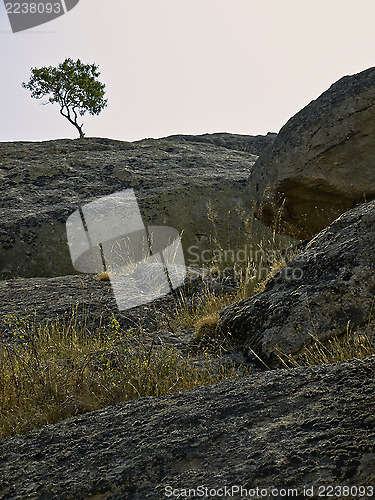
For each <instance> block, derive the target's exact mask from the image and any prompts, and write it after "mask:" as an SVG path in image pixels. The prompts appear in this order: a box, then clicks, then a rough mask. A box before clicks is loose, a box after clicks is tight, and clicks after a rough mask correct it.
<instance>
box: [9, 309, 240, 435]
mask: <svg viewBox="0 0 375 500" xmlns="http://www.w3.org/2000/svg"><path fill="white" fill-rule="evenodd" d="M11 320H12V321H17V322H18V329H17V337H18V342H16V343H15V344H14V345H12V346H10V345H7V346H3V347H2V350H1V354H0V435H1V436H8V435H12V434H14V433H20V432H25V431H27V430H30V429H33V428H35V427H39V426H42V425H45V424H49V423H54V422H57V421H59V420H62V419H65V418H68V417H70V416H72V415H76V414H80V413H85V412H87V411H91V410H96V409H98V408H103V407H105V406H108V405H112V404H115V403H118V402H120V401H126V400H130V399H134V398H137V397H143V396H160V395H163V394H168V393H171V392H176V391H181V390H186V389H191V388H193V387H196V386H199V385H208V384H213V383H215V382H219V381H220V380H223V379H228V378H231V377H235V376H238V374H237V373H236V371H235V370H234V367H233V365H230V364H226V365H221V366H220V367H219V366H218V365H217V366H215V365H214V364H213V363H212V362H210V360H209V359H208V358H207V360H206V362H205V363H204V367H202V366H201V367H197V366H195V365H194V363H193V362H192V361H191V359H190V357H189V355H188V354H187V355H182V354H181V353H180V352H177V351H175V350H173V349H169V348H163V347H162V346H161V347H160V346H156V345H155V343H154V342H153V339H152V338H151V337H148V338H146V337H143V338H141V337H140V336H139V332H136V331H135V330H134V329H131V330H127V331H123V330H122V329H121V327H120V325H119V323H118V322H117V321H116V320H115V319H112V322H111V324H110V325H109V327H107V328H103V329H101V330H99V331H97V332H95V335H93V334H91V333H90V332H89V331H88V330H87V329H82V328H80V327H79V325H78V323H76V322H74V321H71V320H70V321H61V320H60V321H54V322H50V323H49V324H47V325H44V326H36V325H33V324H32V323H30V324H27V320H22V321H19V320H17V319H16V318H11ZM25 336H27V337H28V342H22V341H23V339H24V337H25Z"/></svg>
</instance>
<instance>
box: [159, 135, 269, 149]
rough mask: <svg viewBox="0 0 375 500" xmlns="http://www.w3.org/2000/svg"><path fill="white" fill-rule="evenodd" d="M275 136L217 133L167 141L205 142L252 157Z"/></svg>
mask: <svg viewBox="0 0 375 500" xmlns="http://www.w3.org/2000/svg"><path fill="white" fill-rule="evenodd" d="M276 136H277V134H274V133H272V132H268V134H267V135H240V134H228V133H225V132H218V133H216V134H202V135H171V136H169V137H167V139H173V140H178V141H187V142H205V143H207V144H213V145H215V146H220V147H222V148H226V149H234V150H236V151H245V152H246V153H250V154H252V155H260V154H261V153H262V151H264V150H265V149H266V148H267V147H268V146H269V145H270V144H271V143H272V142H273V141H274V140H275V138H276Z"/></svg>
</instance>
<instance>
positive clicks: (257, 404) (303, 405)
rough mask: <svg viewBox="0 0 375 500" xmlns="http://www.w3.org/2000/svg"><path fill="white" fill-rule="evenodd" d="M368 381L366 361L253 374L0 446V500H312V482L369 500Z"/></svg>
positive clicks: (374, 443)
mask: <svg viewBox="0 0 375 500" xmlns="http://www.w3.org/2000/svg"><path fill="white" fill-rule="evenodd" d="M374 380H375V357H374V356H372V357H370V358H368V359H366V360H362V361H361V360H357V361H351V362H345V363H342V364H338V365H326V366H318V367H310V368H296V369H292V370H275V371H272V372H265V373H260V374H257V375H253V376H249V377H243V378H241V379H235V380H231V381H226V382H223V383H220V384H217V385H214V386H211V387H200V388H196V389H193V390H191V391H188V392H183V393H176V394H171V395H170V396H165V397H160V398H143V399H139V400H136V401H131V402H127V403H123V404H119V405H117V406H112V407H109V408H105V409H103V410H99V411H96V412H93V413H88V414H85V415H82V416H76V417H72V418H70V419H68V420H66V421H64V422H60V423H58V424H55V425H48V426H45V427H43V428H42V429H40V430H36V431H34V432H31V433H29V434H26V435H22V436H15V437H13V438H11V439H7V440H3V441H0V464H1V465H0V468H1V484H0V497H1V498H2V499H4V500H11V499H12V500H15V499H21V498H22V499H26V498H30V499H31V498H32V499H36V498H37V499H50V498H59V499H66V500H67V499H75V500H76V499H77V500H78V499H84V498H95V499H97V500H99V499H103V500H104V499H107V500H109V499H111V500H115V499H116V500H120V499H121V500H123V499H127V500H144V499H146V498H149V499H162V498H167V496H166V494H169V497H173V498H176V497H177V495H178V494H180V497H178V498H184V497H186V496H187V495H186V490H187V489H189V488H190V489H194V488H195V489H196V491H197V492H199V490H198V487H201V488H203V491H206V492H207V491H208V492H210V490H214V489H216V491H218V492H219V494H220V491H219V490H220V488H224V487H228V488H231V487H232V486H237V487H242V488H244V489H246V490H247V492H248V496H247V497H246V496H245V495H244V494H240V492H239V491H238V490H230V491H231V492H232V493H233V496H231V497H230V498H233V499H237V500H240V499H241V498H248V497H250V498H256V494H255V493H251V490H252V491H256V488H259V489H262V490H263V493H262V495H261V498H266V499H271V498H277V499H281V498H285V497H286V494H285V489H286V490H288V489H289V490H290V495H289V496H290V497H294V498H301V499H302V498H311V495H310V496H305V495H304V494H303V491H304V488H309V489H310V492H311V488H313V493H314V498H318V495H319V493H321V492H322V490H319V486H320V487H327V486H338V487H343V486H349V487H356V488H358V487H359V486H364V487H366V489H365V490H364V491H365V494H364V495H359V494H358V495H357V494H353V495H352V496H350V495H349V496H348V495H347V494H345V495H344V494H342V495H339V492H338V491H337V490H336V496H335V498H341V499H343V498H362V499H363V498H366V499H369V498H372V493H371V492H373V487H374V485H375V417H374V412H375V398H374V393H375V382H374ZM204 488H208V490H204ZM271 488H272V489H271ZM259 489H258V492H259ZM183 490H185V496H184V491H183ZM292 490H293V493H292ZM171 491H175V496H172V495H171ZM349 491H350V490H349ZM352 491H355V490H352ZM357 491H358V490H357ZM278 492H280V493H278ZM211 493H212V492H211ZM208 495H209V493H208ZM259 495H260V493H259ZM201 497H203V498H211V497H213V494H211V496H202V495H201ZM320 497H322V495H320ZM324 497H325V496H324ZM190 498H200V496H199V493H196V494H195V495H194V494H193V493H192V496H191V497H190ZM216 498H219V496H216Z"/></svg>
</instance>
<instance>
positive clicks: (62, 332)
mask: <svg viewBox="0 0 375 500" xmlns="http://www.w3.org/2000/svg"><path fill="white" fill-rule="evenodd" d="M209 217H210V220H211V221H212V223H213V225H214V229H213V234H214V237H212V239H211V240H210V244H211V250H212V252H211V254H212V260H211V261H210V262H209V263H207V266H206V267H205V270H206V272H207V273H209V275H210V276H211V280H209V281H205V280H203V281H202V282H201V286H200V287H198V289H197V290H198V291H197V292H196V294H195V295H193V296H188V295H183V294H180V296H179V298H178V299H177V301H176V307H175V310H174V312H173V314H172V315H171V316H170V317H168V318H167V321H166V322H167V324H168V326H169V327H170V328H171V329H172V330H176V329H178V328H180V327H185V328H186V327H187V328H190V329H191V331H192V350H191V352H190V353H189V352H183V353H182V352H180V351H177V350H175V349H172V348H166V347H164V346H163V345H160V344H157V343H156V342H155V339H153V337H152V335H151V334H148V335H146V334H145V333H144V332H142V328H141V327H139V328H137V329H135V328H134V329H128V330H124V329H122V328H121V326H120V324H119V323H118V322H117V320H116V319H114V318H113V319H112V321H111V323H110V324H109V325H102V326H101V327H99V328H98V329H97V330H95V331H91V330H90V329H88V328H87V325H85V324H82V323H80V322H79V321H78V319H77V315H76V313H75V311H72V313H71V314H70V316H67V317H66V318H65V319H60V320H56V321H51V322H49V323H48V324H44V325H40V324H37V323H35V321H33V319H32V318H31V320H27V319H18V318H15V317H10V318H8V320H9V321H10V322H12V323H13V326H15V327H16V328H15V331H16V334H15V337H16V338H15V339H14V342H12V343H9V342H8V343H4V345H3V346H2V347H1V351H0V435H1V436H9V435H12V434H15V433H21V432H25V431H27V430H30V429H33V428H36V427H39V426H42V425H44V424H48V423H54V422H57V421H59V420H62V419H65V418H67V417H70V416H72V415H76V414H80V413H85V412H87V411H91V410H96V409H99V408H103V407H105V406H108V405H112V404H115V403H118V402H120V401H126V400H130V399H134V398H138V397H143V396H160V395H164V394H168V393H171V392H176V391H182V390H187V389H190V388H193V387H196V386H199V385H209V384H213V383H216V382H219V381H221V380H224V379H228V378H233V377H237V376H240V375H242V374H243V373H250V372H251V371H250V369H248V370H246V369H244V370H242V371H241V372H238V371H236V369H235V367H234V365H231V364H228V363H226V364H223V363H222V362H219V363H215V356H216V355H219V356H220V355H221V354H222V353H223V351H225V350H227V349H228V348H231V347H233V346H234V343H233V342H232V339H231V338H224V337H222V336H221V335H220V334H219V329H218V323H219V314H220V311H221V310H222V309H223V308H224V307H225V306H227V305H229V304H230V303H233V302H236V301H239V300H241V299H244V298H246V297H249V296H251V295H253V294H254V293H257V292H260V291H263V290H264V287H265V285H266V283H267V281H268V280H269V279H270V278H272V276H274V274H275V273H276V272H278V271H279V270H280V269H281V268H282V267H283V266H284V265H285V263H286V257H285V253H284V252H285V250H286V249H288V247H289V248H290V245H291V241H290V240H286V239H282V238H281V237H279V236H277V235H276V232H273V233H272V232H271V233H268V234H267V233H264V234H263V235H259V233H257V231H255V225H254V221H253V220H252V219H251V218H250V217H244V218H243V227H242V228H238V234H239V235H240V234H241V239H240V240H238V241H237V242H234V241H233V240H231V239H230V238H228V239H227V241H226V242H224V243H223V242H222V241H220V240H219V237H218V231H217V230H216V228H215V224H216V217H215V216H214V215H213V214H212V213H211V214H210V213H209ZM228 234H229V233H228ZM240 244H242V245H243V246H244V245H245V246H246V245H247V246H250V245H251V248H252V249H253V252H252V253H249V254H248V255H247V256H246V258H244V259H243V260H242V261H241V262H237V261H235V259H233V262H229V263H228V262H227V261H224V262H221V261H220V260H219V259H218V258H217V255H226V256H228V255H232V254H231V253H230V251H232V250H233V249H237V250H240V249H241V247H240ZM217 250H219V253H218V252H217ZM231 264H232V266H231V267H230V265H231ZM224 271H225V274H224ZM228 276H229V278H228ZM216 279H217V280H218V283H220V284H223V283H224V284H225V283H226V282H227V280H229V281H230V286H228V287H227V288H226V289H223V291H222V292H221V293H219V292H218V290H220V287H218V288H217V289H214V288H213V287H212V284H213V283H214V282H215V280H216ZM13 329H14V328H13ZM315 333H316V332H315ZM194 346H195V347H194ZM194 349H195V350H194ZM193 351H194V353H195V354H196V353H197V352H199V353H200V355H201V356H202V357H203V358H204V356H206V358H204V359H205V362H204V363H203V365H202V363H200V364H197V363H195V362H194V359H193ZM374 353H375V342H374V336H373V335H368V334H364V333H358V334H354V333H353V332H351V331H350V330H349V325H348V332H347V335H346V336H345V337H344V338H342V339H338V338H333V339H331V340H329V341H328V342H327V343H324V344H323V343H322V342H321V341H319V340H318V338H317V337H314V338H313V343H312V345H311V346H309V347H306V348H305V349H304V351H303V353H300V355H299V356H298V357H293V356H291V355H286V354H284V353H282V352H280V353H279V359H280V361H281V362H282V363H283V364H284V366H287V367H292V366H306V365H311V364H319V363H332V362H337V361H343V360H346V359H352V358H363V357H366V356H369V355H371V354H374Z"/></svg>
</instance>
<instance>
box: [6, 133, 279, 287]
mask: <svg viewBox="0 0 375 500" xmlns="http://www.w3.org/2000/svg"><path fill="white" fill-rule="evenodd" d="M241 137H242V136H241ZM206 139H207V140H208V139H209V138H207V137H206ZM250 139H251V138H249V141H250V143H251V140H250ZM233 140H234V138H233V136H230V138H227V141H226V140H225V137H221V138H220V141H221V144H222V145H221V146H218V145H215V144H209V143H208V142H196V141H190V140H189V138H183V137H182V138H181V137H180V138H169V139H158V140H153V139H147V140H143V141H139V142H135V143H127V142H121V141H114V140H109V139H101V138H87V139H83V140H81V139H77V140H56V141H47V142H41V143H37V142H36V143H32V142H15V143H0V179H1V180H2V196H1V202H0V278H3V279H6V278H11V277H14V276H16V277H33V276H50V277H53V276H62V275H66V274H75V273H76V271H75V270H74V269H73V267H72V263H71V260H70V255H69V250H68V245H67V237H66V230H65V222H66V220H67V218H68V216H69V215H71V214H72V213H73V212H74V211H76V210H77V209H78V208H79V207H80V206H82V205H84V204H85V203H88V202H90V201H93V200H96V199H98V198H100V197H101V196H105V195H109V194H112V193H115V192H117V191H121V190H125V189H129V188H133V189H134V191H135V193H136V196H137V201H138V203H139V206H140V210H141V213H142V216H143V221H144V224H145V225H146V226H147V225H156V226H157V225H166V226H171V227H173V228H176V229H177V230H178V231H179V232H180V233H183V235H182V245H183V248H184V250H185V255H186V256H187V258H188V257H189V252H188V249H189V248H190V247H191V246H194V247H195V246H198V247H199V246H200V245H203V244H204V242H205V241H207V240H208V239H209V235H210V234H211V233H212V232H213V226H212V222H211V221H210V220H209V219H208V217H207V212H208V203H209V202H212V206H213V210H214V211H215V212H217V213H220V214H221V218H222V219H224V218H225V216H226V214H228V213H229V212H230V214H231V215H230V217H231V225H232V226H233V227H237V228H238V227H239V223H240V222H239V220H238V218H237V219H236V217H237V215H236V214H237V212H236V210H234V208H235V207H236V206H237V205H238V204H244V200H245V197H246V196H245V195H246V190H245V185H246V180H247V177H248V175H249V171H250V169H251V167H252V166H253V164H254V162H255V160H256V159H257V156H256V155H251V154H249V153H247V152H244V151H238V150H234V149H230V148H231V147H232V143H233ZM241 140H243V138H241ZM270 140H272V138H268V139H267V138H265V140H264V141H263V143H264V144H266V143H267V142H269V141H270ZM228 141H229V142H228ZM255 142H256V144H257V145H256V148H255V149H256V151H257V152H258V151H259V149H260V147H261V143H262V141H261V139H260V138H259V137H258V138H256V140H255ZM225 145H226V146H225ZM254 147H255V146H254ZM249 211H250V207H249ZM238 217H239V216H238ZM219 233H220V228H219ZM196 253H197V250H195V251H194V259H195V258H196ZM190 263H193V262H189V261H188V262H187V264H190Z"/></svg>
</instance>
